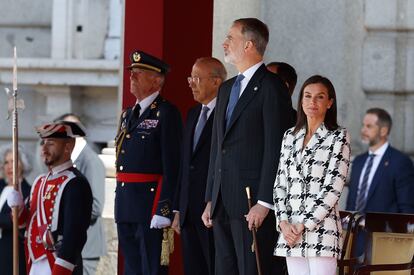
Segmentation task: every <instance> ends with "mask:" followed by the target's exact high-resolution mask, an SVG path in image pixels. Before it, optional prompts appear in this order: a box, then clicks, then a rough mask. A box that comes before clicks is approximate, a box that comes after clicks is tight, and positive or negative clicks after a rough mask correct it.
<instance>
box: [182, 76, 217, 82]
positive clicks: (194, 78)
mask: <svg viewBox="0 0 414 275" xmlns="http://www.w3.org/2000/svg"><path fill="white" fill-rule="evenodd" d="M204 78H217V76H209V77H198V76H194V77H193V76H189V77H187V81H188V84H191V83H194V84H199V83H200V81H201V79H204Z"/></svg>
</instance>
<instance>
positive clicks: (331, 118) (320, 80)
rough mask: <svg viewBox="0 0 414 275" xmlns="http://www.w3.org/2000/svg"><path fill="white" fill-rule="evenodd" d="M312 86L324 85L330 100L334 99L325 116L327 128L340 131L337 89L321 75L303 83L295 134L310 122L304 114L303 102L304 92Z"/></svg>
mask: <svg viewBox="0 0 414 275" xmlns="http://www.w3.org/2000/svg"><path fill="white" fill-rule="evenodd" d="M310 84H322V85H323V86H325V88H326V89H327V90H328V98H329V99H333V103H332V106H331V108H329V109H328V110H327V111H326V114H325V120H324V123H325V127H326V128H327V129H328V130H336V129H338V127H339V126H338V123H337V121H336V112H337V111H336V93H335V88H334V86H333V85H332V82H331V81H330V80H329V79H327V78H326V77H323V76H320V75H313V76H311V77H309V78H308V79H306V81H305V82H304V83H303V85H302V88H301V89H300V94H299V99H298V108H297V110H298V116H297V121H296V125H295V129H294V130H293V133H295V134H296V133H297V132H298V131H299V130H300V129H302V128H303V127H304V126H307V124H308V122H307V119H306V114H305V112H303V108H302V100H303V91H304V90H305V88H306V86H308V85H310Z"/></svg>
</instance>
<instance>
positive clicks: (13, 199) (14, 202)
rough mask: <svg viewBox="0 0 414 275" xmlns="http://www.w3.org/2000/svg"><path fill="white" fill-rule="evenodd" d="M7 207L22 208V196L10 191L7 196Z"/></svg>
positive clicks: (19, 193) (17, 192)
mask: <svg viewBox="0 0 414 275" xmlns="http://www.w3.org/2000/svg"><path fill="white" fill-rule="evenodd" d="M7 205H8V206H9V207H10V208H12V207H16V206H17V207H23V206H24V202H23V195H22V193H21V192H19V191H16V190H14V189H13V190H12V191H11V192H10V193H9V194H8V195H7Z"/></svg>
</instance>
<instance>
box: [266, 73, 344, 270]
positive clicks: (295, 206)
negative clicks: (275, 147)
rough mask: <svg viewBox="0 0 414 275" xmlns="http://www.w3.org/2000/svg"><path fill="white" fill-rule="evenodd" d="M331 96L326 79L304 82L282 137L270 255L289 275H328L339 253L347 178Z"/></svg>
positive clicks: (334, 96) (275, 189) (329, 84)
mask: <svg viewBox="0 0 414 275" xmlns="http://www.w3.org/2000/svg"><path fill="white" fill-rule="evenodd" d="M336 112H337V111H336V95H335V89H334V87H333V85H332V83H331V82H330V81H329V79H327V78H325V77H322V76H319V75H315V76H312V77H310V78H309V79H307V80H306V81H305V83H304V84H303V86H302V89H301V92H300V95H299V103H298V121H297V123H296V126H295V127H294V128H291V129H289V130H287V131H286V133H285V135H284V138H283V142H282V147H281V155H280V162H279V169H278V172H277V176H276V181H275V184H274V191H273V197H274V204H275V214H276V222H277V230H278V231H280V232H281V233H282V234H280V236H279V240H278V242H277V245H276V248H275V255H277V256H284V257H286V262H287V266H288V271H289V274H291V275H295V274H312V275H313V274H317V275H325V274H326V275H333V274H335V273H336V259H337V258H338V257H339V255H340V252H341V247H342V238H341V233H342V228H341V223H340V218H339V212H338V200H339V197H340V195H341V192H342V189H343V186H344V183H345V179H346V177H347V173H348V167H349V159H350V145H349V140H350V138H349V134H348V132H347V130H346V129H345V128H341V127H339V126H338V124H337V122H336Z"/></svg>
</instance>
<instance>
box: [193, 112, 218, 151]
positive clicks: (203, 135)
mask: <svg viewBox="0 0 414 275" xmlns="http://www.w3.org/2000/svg"><path fill="white" fill-rule="evenodd" d="M213 120H214V109H213V111H212V112H211V114H210V116H209V117H208V119H207V122H206V125H204V128H203V131H202V132H201V135H200V139H199V140H198V143H197V145H196V148H195V150H194V152H193V156H194V155H195V154H196V153H197V151H198V150H199V149H200V146H201V145H203V144H204V143H205V142H206V141H207V140H208V136H209V132H211V127H212V125H213ZM196 123H197V120H196ZM194 128H195V127H194ZM193 133H194V131H193ZM193 136H194V134H193Z"/></svg>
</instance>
